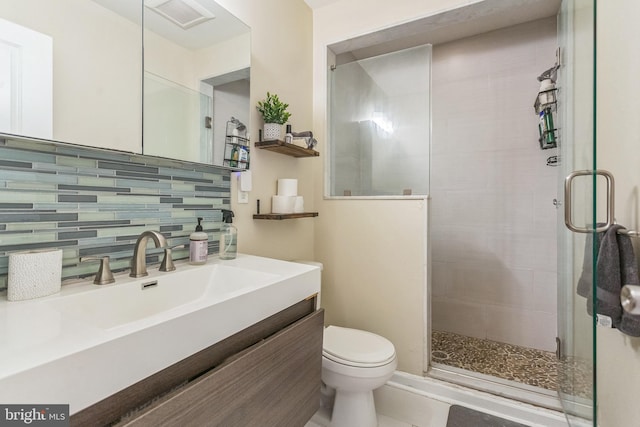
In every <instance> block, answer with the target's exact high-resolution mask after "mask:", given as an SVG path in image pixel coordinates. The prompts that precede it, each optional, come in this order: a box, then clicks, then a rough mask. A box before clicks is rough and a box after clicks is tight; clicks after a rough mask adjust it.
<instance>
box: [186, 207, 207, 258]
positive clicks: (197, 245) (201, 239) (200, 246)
mask: <svg viewBox="0 0 640 427" xmlns="http://www.w3.org/2000/svg"><path fill="white" fill-rule="evenodd" d="M201 221H202V218H198V225H197V226H196V231H195V232H193V233H191V234H190V235H189V264H196V265H197V264H204V263H206V262H207V255H208V254H209V243H208V240H209V236H208V235H207V233H205V232H204V231H202V224H201Z"/></svg>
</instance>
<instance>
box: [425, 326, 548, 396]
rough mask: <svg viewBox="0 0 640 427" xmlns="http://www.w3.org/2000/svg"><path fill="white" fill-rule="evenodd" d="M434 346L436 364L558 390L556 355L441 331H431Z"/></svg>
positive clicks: (433, 353)
mask: <svg viewBox="0 0 640 427" xmlns="http://www.w3.org/2000/svg"><path fill="white" fill-rule="evenodd" d="M431 345H432V350H431V358H432V360H433V362H435V363H441V364H444V365H448V366H453V367H456V368H461V369H465V370H468V371H473V372H478V373H481V374H486V375H492V376H494V377H497V378H502V379H506V380H511V381H516V382H519V383H523V384H527V385H531V386H535V387H542V388H545V389H548V390H556V388H557V383H558V376H557V368H558V361H557V359H556V355H555V353H552V352H549V351H541V350H535V349H531V348H526V347H519V346H516V345H512V344H505V343H500V342H497V341H490V340H483V339H478V338H471V337H466V336H463V335H457V334H453V333H450V332H441V331H433V332H432V336H431Z"/></svg>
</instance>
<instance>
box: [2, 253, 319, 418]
mask: <svg viewBox="0 0 640 427" xmlns="http://www.w3.org/2000/svg"><path fill="white" fill-rule="evenodd" d="M176 267H177V270H176V271H175V272H170V273H163V272H159V271H158V270H157V266H151V267H149V275H148V276H146V277H144V278H140V279H133V278H130V277H128V275H127V274H128V272H127V273H123V274H119V275H116V276H115V277H116V282H115V283H114V284H111V285H102V286H97V285H93V284H92V283H91V281H89V280H88V281H85V282H81V283H74V284H69V285H65V286H63V287H62V290H61V292H60V293H59V294H56V295H52V296H49V297H44V298H38V299H34V300H28V301H19V302H10V301H7V299H6V296H0V343H1V344H0V403H3V404H9V403H17V404H29V403H33V404H35V403H38V404H57V403H59V404H67V403H68V404H70V412H71V414H73V413H75V412H78V411H80V410H82V409H84V408H86V407H88V406H90V405H92V404H94V403H96V402H98V401H100V400H102V399H104V398H106V397H108V396H110V395H112V394H114V393H115V392H117V391H119V390H122V389H124V388H126V387H128V386H129V385H131V384H134V383H136V382H138V381H140V380H142V379H144V378H146V377H148V376H150V375H152V374H154V373H156V372H158V371H160V370H162V369H164V368H166V367H168V366H170V365H172V364H174V363H176V362H178V361H180V360H182V359H184V358H186V357H188V356H190V355H192V354H193V353H196V352H197V351H200V350H202V349H204V348H206V347H208V346H210V345H212V344H215V343H216V342H219V341H221V340H223V339H224V338H227V337H229V336H231V335H233V334H234V333H237V332H239V331H241V330H243V329H245V328H247V327H248V326H251V325H253V324H255V323H257V322H259V321H261V320H263V319H265V318H267V317H269V316H271V315H273V314H275V313H277V312H279V311H281V310H283V309H285V308H287V307H289V306H291V305H293V304H295V303H297V302H299V301H302V300H304V299H305V298H308V297H310V296H312V295H314V294H316V293H318V292H320V269H319V268H318V267H315V266H311V265H306V264H298V263H292V262H286V261H280V260H275V259H269V258H262V257H256V256H251V255H242V254H239V255H238V257H237V258H236V259H235V260H229V261H222V260H218V259H217V258H212V259H210V260H209V261H208V262H207V263H206V264H205V265H202V266H193V265H189V264H187V263H181V262H178V263H176ZM209 276H210V277H211V278H212V279H211V280H207V278H208V277H209ZM203 277H204V279H203ZM154 281H157V282H158V286H157V287H152V288H149V289H148V290H142V287H141V285H142V284H146V283H150V282H154ZM152 292H153V293H152ZM154 295H155V296H154ZM162 295H164V296H165V298H163V297H162ZM167 295H169V296H170V297H169V298H166V296H167ZM174 296H175V297H174ZM152 298H153V300H152Z"/></svg>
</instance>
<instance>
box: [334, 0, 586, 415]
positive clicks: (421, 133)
mask: <svg viewBox="0 0 640 427" xmlns="http://www.w3.org/2000/svg"><path fill="white" fill-rule="evenodd" d="M558 4H560V3H559V2H556V3H555V7H556V8H555V9H554V10H553V11H552V12H551V13H549V14H547V15H545V16H538V17H536V18H535V19H532V20H530V21H526V22H521V23H519V24H516V25H513V26H509V27H502V28H497V29H496V28H494V29H492V30H491V31H487V32H480V33H478V34H473V35H470V36H467V37H462V38H460V37H459V38H452V39H449V40H445V41H442V40H440V42H439V43H434V44H433V46H430V47H429V50H428V52H429V53H428V55H418V56H416V57H419V58H425V59H427V60H428V63H427V64H426V65H425V64H424V63H423V62H420V61H418V62H417V63H413V62H411V61H413V60H415V59H416V57H414V58H412V59H411V60H407V59H408V58H410V57H411V55H409V53H415V52H418V49H420V48H410V49H399V50H397V51H394V52H388V51H386V52H382V53H377V54H376V53H375V51H376V48H375V47H369V48H368V49H363V50H362V52H364V53H365V54H367V56H366V57H365V58H358V54H359V53H362V52H355V53H356V54H352V53H351V52H349V54H340V55H337V57H336V58H335V60H332V61H331V62H330V64H332V63H333V65H332V66H331V70H329V71H328V75H329V111H328V113H329V137H330V138H329V139H330V140H329V141H328V143H329V148H330V149H329V150H328V155H329V161H328V163H327V166H328V171H329V173H328V174H327V175H328V176H327V185H326V189H327V190H326V191H327V196H329V197H331V198H349V197H391V198H401V197H407V196H415V195H420V196H427V195H428V196H429V199H430V200H429V227H428V233H429V239H430V260H429V263H428V267H427V268H428V270H429V276H430V279H429V281H430V283H429V292H428V297H427V303H426V310H427V312H428V316H427V326H428V327H429V328H431V330H430V335H431V337H432V340H431V346H430V347H429V346H427V348H428V349H430V354H428V355H427V356H426V360H427V361H428V363H426V364H425V367H424V370H425V375H429V376H436V377H438V378H440V379H445V380H447V381H453V382H457V383H461V384H464V385H466V386H468V387H474V388H478V389H482V390H485V391H489V392H492V393H495V394H499V395H505V396H510V397H512V398H514V399H519V400H523V401H527V402H531V403H534V404H536V405H539V406H547V407H551V408H555V409H563V410H564V411H565V412H566V413H567V418H568V420H569V422H570V424H571V425H572V426H574V425H578V424H579V425H585V424H584V423H585V421H586V422H587V423H588V424H590V423H592V422H593V420H594V419H595V417H594V412H595V407H596V405H595V402H596V395H595V385H594V381H593V378H594V372H595V355H594V348H595V342H594V340H595V338H594V324H593V319H592V317H590V316H589V315H588V314H587V312H586V310H585V301H584V299H582V298H581V297H579V296H577V295H576V284H577V281H578V278H579V277H580V275H582V274H589V273H590V272H589V271H586V272H583V271H582V266H583V262H584V260H585V259H588V258H589V256H590V255H591V252H590V251H589V247H588V246H587V248H586V251H585V244H586V240H585V236H586V235H584V234H581V235H576V234H574V233H571V232H569V231H568V230H567V229H566V228H565V226H564V217H563V207H564V204H565V200H564V196H563V191H562V190H563V188H564V177H565V176H567V175H568V174H569V173H570V172H571V171H573V170H576V169H587V170H593V169H595V154H594V152H595V151H594V149H595V133H594V125H593V123H594V120H593V118H594V82H595V76H594V59H595V53H594V49H595V47H594V43H593V36H594V27H595V26H594V15H595V4H594V0H590V1H579V2H578V1H576V0H564V1H562V2H561V7H560V9H559V10H558V9H557V6H558ZM397 33H402V31H398V32H397ZM372 39H375V38H372ZM377 43H381V42H380V40H379V39H378V40H377ZM400 44H402V43H400ZM389 46H390V43H387V44H384V43H381V48H383V49H384V48H387V49H388V47H389ZM558 47H560V49H559V50H558ZM413 49H416V50H415V51H413ZM554 63H555V64H557V65H558V66H559V71H558V80H557V82H556V84H557V87H558V92H557V94H558V104H557V108H556V110H555V111H554V113H555V114H556V117H555V119H556V120H557V123H556V127H557V133H556V136H557V148H553V149H551V150H541V149H540V146H539V144H538V129H537V116H536V114H535V111H534V109H533V103H534V100H535V97H536V94H537V92H538V90H539V88H540V82H539V81H537V80H536V77H538V76H539V75H540V74H541V73H542V72H543V71H544V70H546V69H548V68H549V67H552V66H553V65H554ZM402 97H404V98H405V100H408V99H410V100H411V101H410V102H409V103H408V104H405V106H404V107H399V105H401V104H400V103H398V102H397V101H398V100H399V99H400V98H402ZM420 98H422V99H420ZM418 100H419V101H418ZM417 105H418V106H420V108H415V106H417ZM425 129H426V131H425ZM413 130H415V132H414V133H409V132H410V131H413ZM594 184H595V180H594V179H588V178H587V179H578V180H576V181H575V182H574V184H573V197H572V202H573V206H574V210H573V214H572V215H573V220H574V221H575V222H576V223H579V224H583V225H585V224H593V223H595V218H594V213H593V212H594V207H593V206H594V203H593V202H594V200H595V190H594ZM585 257H586V258H585ZM467 339H468V340H469V341H473V340H478V341H476V342H475V345H476V346H475V350H474V352H472V353H469V354H468V355H466V356H464V357H462V359H465V358H466V359H467V360H464V362H465V363H466V362H470V363H468V364H460V365H455V364H453V363H452V359H453V357H452V354H449V353H448V352H449V351H452V352H458V351H460V349H461V346H462V344H461V343H462V342H463V341H466V340H467ZM478 342H479V344H478ZM447 345H448V346H450V347H449V348H445V347H446V346H447ZM443 346H445V347H443ZM505 354H507V355H514V354H515V355H516V358H519V359H521V360H520V361H521V362H524V364H522V366H521V367H520V369H521V372H515V371H512V372H509V368H508V367H506V365H504V363H506V362H504V363H503V364H499V365H494V366H493V367H492V370H488V371H486V372H478V371H477V370H476V368H475V367H474V366H473V363H471V362H474V361H475V359H478V358H484V359H494V360H493V361H494V362H495V361H496V360H498V359H499V358H501V357H502V356H503V355H505ZM471 359H474V360H471ZM502 362H503V359H500V360H498V363H502ZM505 374H508V375H505ZM558 396H559V399H558Z"/></svg>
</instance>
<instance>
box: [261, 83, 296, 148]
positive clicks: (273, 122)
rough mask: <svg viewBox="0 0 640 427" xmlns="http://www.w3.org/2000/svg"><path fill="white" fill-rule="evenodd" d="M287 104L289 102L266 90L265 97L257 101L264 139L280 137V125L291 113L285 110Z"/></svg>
mask: <svg viewBox="0 0 640 427" xmlns="http://www.w3.org/2000/svg"><path fill="white" fill-rule="evenodd" d="M288 106H289V104H285V103H284V102H282V101H280V98H278V95H276V94H275V93H274V94H271V93H269V92H267V97H266V98H265V99H263V100H262V101H258V105H257V106H256V108H257V109H258V111H259V112H260V114H262V119H263V120H264V128H263V132H264V135H263V138H264V139H265V140H268V139H281V138H282V125H283V124H285V123H286V122H287V120H289V117H291V113H289V112H288V111H287V107H288Z"/></svg>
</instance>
